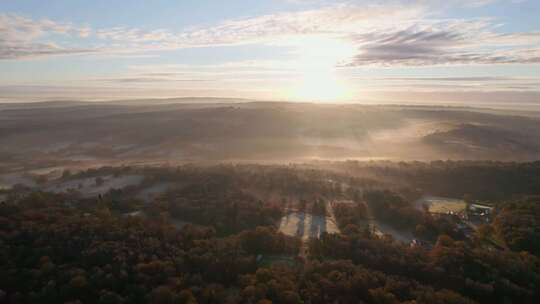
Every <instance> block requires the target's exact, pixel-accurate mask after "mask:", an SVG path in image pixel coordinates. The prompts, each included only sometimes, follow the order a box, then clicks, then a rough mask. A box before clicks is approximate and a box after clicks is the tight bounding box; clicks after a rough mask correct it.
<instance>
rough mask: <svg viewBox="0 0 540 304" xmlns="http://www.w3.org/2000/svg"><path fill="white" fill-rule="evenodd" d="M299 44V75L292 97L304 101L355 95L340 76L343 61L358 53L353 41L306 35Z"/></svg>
mask: <svg viewBox="0 0 540 304" xmlns="http://www.w3.org/2000/svg"><path fill="white" fill-rule="evenodd" d="M296 43H298V45H299V48H298V72H299V73H298V74H299V77H297V79H295V81H294V84H293V85H292V89H291V90H290V97H291V98H292V99H296V100H302V101H337V100H343V99H347V98H350V97H351V90H350V88H349V87H348V86H347V84H346V83H345V82H344V81H343V80H342V79H340V77H339V75H338V68H337V67H336V66H337V65H338V63H339V62H341V61H344V60H347V59H349V58H351V57H352V56H353V55H354V48H353V46H352V45H351V44H350V43H347V42H346V41H343V40H339V39H336V38H331V37H320V36H317V37H304V38H303V39H300V40H299V41H296Z"/></svg>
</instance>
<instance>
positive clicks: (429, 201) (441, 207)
mask: <svg viewBox="0 0 540 304" xmlns="http://www.w3.org/2000/svg"><path fill="white" fill-rule="evenodd" d="M418 204H419V205H420V206H423V205H427V206H428V210H429V212H430V213H445V214H446V213H449V212H453V213H459V212H462V211H464V210H465V208H466V207H467V204H466V203H465V201H464V200H462V199H455V198H447V197H437V196H424V197H422V198H421V199H420V200H419V202H418Z"/></svg>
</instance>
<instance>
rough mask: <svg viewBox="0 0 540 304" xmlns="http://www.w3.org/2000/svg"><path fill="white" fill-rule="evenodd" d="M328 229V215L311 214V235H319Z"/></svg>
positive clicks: (313, 236) (314, 236)
mask: <svg viewBox="0 0 540 304" xmlns="http://www.w3.org/2000/svg"><path fill="white" fill-rule="evenodd" d="M325 231H326V217H324V216H319V215H312V216H311V225H310V227H309V236H310V237H312V238H316V237H319V236H320V235H321V233H323V232H325Z"/></svg>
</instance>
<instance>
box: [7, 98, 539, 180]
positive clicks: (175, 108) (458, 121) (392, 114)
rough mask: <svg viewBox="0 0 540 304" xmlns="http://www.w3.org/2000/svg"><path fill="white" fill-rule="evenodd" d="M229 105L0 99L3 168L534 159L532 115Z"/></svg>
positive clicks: (440, 109)
mask: <svg viewBox="0 0 540 304" xmlns="http://www.w3.org/2000/svg"><path fill="white" fill-rule="evenodd" d="M233 101H234V100H213V99H183V100H182V99H178V100H160V101H157V100H150V101H137V102H129V101H124V102H109V103H81V102H54V103H53V102H51V103H38V104H20V103H19V104H10V105H3V106H1V107H2V110H1V111H0V121H2V124H1V126H0V132H1V134H2V136H1V137H0V153H1V155H2V161H1V165H2V166H3V168H4V169H5V170H8V169H10V168H15V169H16V168H20V167H21V166H22V167H25V166H27V167H28V169H37V168H47V167H55V166H65V165H72V166H74V167H77V166H83V167H84V166H88V165H94V166H95V165H99V164H114V163H137V162H139V163H144V162H147V163H152V162H155V163H167V162H169V163H186V162H205V161H214V162H215V161H250V162H255V161H267V162H268V161H269V162H285V163H286V162H305V161H311V160H346V159H353V160H394V161H402V160H423V161H427V160H437V159H469V160H484V159H490V160H506V161H517V160H519V161H526V160H538V159H539V158H540V121H539V119H540V118H539V117H538V116H537V113H535V112H509V111H502V110H485V109H475V108H452V107H451V108H445V107H435V106H433V107H411V106H365V105H334V104H313V103H272V102H247V101H244V102H237V103H233ZM157 102H159V103H160V104H157Z"/></svg>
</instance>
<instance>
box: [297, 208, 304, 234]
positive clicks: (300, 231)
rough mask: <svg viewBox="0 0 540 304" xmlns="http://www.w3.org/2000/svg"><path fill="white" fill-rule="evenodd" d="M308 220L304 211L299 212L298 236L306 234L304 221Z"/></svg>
mask: <svg viewBox="0 0 540 304" xmlns="http://www.w3.org/2000/svg"><path fill="white" fill-rule="evenodd" d="M305 221H306V214H305V213H304V212H298V225H297V227H296V236H298V237H303V236H304V223H305Z"/></svg>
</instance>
